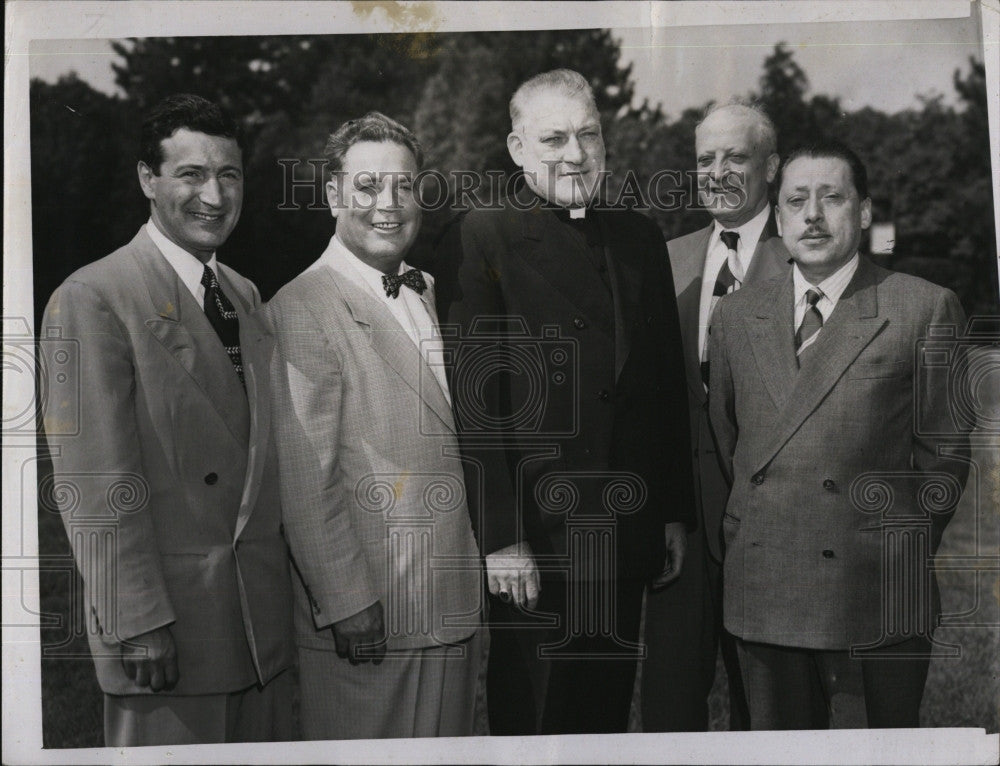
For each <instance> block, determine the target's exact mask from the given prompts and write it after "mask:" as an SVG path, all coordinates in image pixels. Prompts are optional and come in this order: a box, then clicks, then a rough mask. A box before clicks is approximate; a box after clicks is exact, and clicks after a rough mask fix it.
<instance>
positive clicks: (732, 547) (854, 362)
mask: <svg viewBox="0 0 1000 766" xmlns="http://www.w3.org/2000/svg"><path fill="white" fill-rule="evenodd" d="M778 187H779V191H778V203H777V210H778V226H779V229H780V231H781V235H782V239H783V240H784V243H785V245H786V246H787V247H788V250H789V252H790V253H791V255H792V258H793V260H794V262H795V263H794V266H793V267H792V270H791V272H790V273H789V274H788V275H786V276H784V277H779V278H776V279H773V280H771V281H769V282H765V283H762V284H757V285H751V286H748V287H746V288H744V289H742V290H740V291H739V292H736V293H733V294H732V295H730V296H728V297H725V298H723V299H722V300H721V301H720V302H719V305H718V309H717V311H716V315H715V318H714V319H713V322H712V335H711V340H710V349H709V356H710V358H711V361H712V367H711V382H710V386H709V407H710V413H711V420H712V426H713V429H714V431H715V434H716V436H717V438H718V441H719V448H720V450H721V455H722V458H723V461H724V468H725V470H726V473H727V476H728V477H730V478H731V480H732V492H731V493H730V496H729V501H728V504H727V506H726V512H725V516H724V518H723V526H724V533H725V542H726V558H725V573H724V575H725V576H724V581H723V582H724V596H725V603H724V616H725V625H726V628H727V629H728V630H729V631H730V632H732V633H733V634H734V635H735V636H737V638H738V648H739V652H740V663H741V667H742V671H743V677H744V681H745V684H746V689H747V698H748V702H749V707H750V723H751V726H752V728H754V729H819V728H826V727H827V726H828V725H829V724H830V722H831V721H832V722H833V723H834V725H835V726H837V727H840V726H864V725H867V726H869V727H915V726H918V725H919V715H918V713H919V709H920V699H921V696H922V694H923V687H924V682H925V680H926V678H927V669H928V663H929V659H930V652H931V643H932V642H931V631H932V629H933V626H934V624H935V619H936V615H937V613H938V611H939V609H940V603H939V597H938V593H937V587H936V583H935V581H934V577H933V566H932V562H931V561H930V557H931V556H932V555H933V553H934V551H935V549H936V548H937V545H938V543H939V542H940V540H941V535H942V533H943V531H944V527H945V525H946V524H947V523H948V520H949V519H950V517H951V515H952V513H953V512H954V509H955V505H956V504H957V502H958V500H959V497H960V496H961V491H962V485H963V483H964V481H965V478H966V476H967V473H968V457H967V456H964V452H965V447H966V445H967V441H968V439H967V433H966V432H965V431H966V429H964V428H963V427H960V426H959V425H957V424H956V423H955V422H954V421H953V418H952V414H951V407H950V402H949V396H950V390H949V381H948V375H949V372H950V371H951V370H952V369H960V367H959V368H956V367H955V364H956V363H954V362H953V363H952V364H948V363H947V362H946V363H944V364H941V363H940V362H938V363H934V362H933V360H934V359H940V358H942V356H943V357H944V358H945V359H946V360H947V359H949V358H950V359H956V360H957V359H958V358H959V357H960V356H961V354H960V349H959V348H958V347H957V346H956V344H955V341H954V334H955V333H958V334H961V333H962V332H963V331H964V327H965V317H964V315H963V313H962V307H961V306H960V305H959V302H958V299H957V298H956V297H955V295H954V293H952V292H951V291H950V290H946V289H944V288H941V287H937V286H936V285H932V284H930V283H929V282H925V281H924V280H922V279H918V278H915V277H910V276H907V275H904V274H898V273H895V272H891V271H887V270H886V269H883V268H880V267H878V266H876V265H875V264H874V263H872V262H871V261H870V260H868V259H867V258H866V257H864V256H862V255H860V254H859V245H860V242H861V233H862V230H864V229H866V228H868V226H869V225H870V224H871V218H872V212H871V199H870V198H869V196H868V182H867V176H866V172H865V167H864V165H863V164H862V163H861V161H860V160H859V159H858V157H857V155H855V154H854V152H852V151H851V150H850V149H848V148H847V147H844V146H842V145H839V144H835V143H830V144H818V145H815V146H811V147H806V148H804V149H801V150H798V151H795V152H793V153H792V154H791V155H790V156H789V157H788V158H787V159H786V160H785V161H784V163H783V165H782V168H781V171H780V175H779V182H778ZM947 328H950V330H951V332H952V334H953V335H952V338H953V339H952V340H951V342H949V341H948V339H947V335H945V334H942V331H943V330H945V329H947ZM935 329H937V332H936V333H935V332H934V330H935ZM928 336H931V340H929V341H926V342H923V341H922V339H924V338H927V337H928ZM934 336H936V338H937V340H934ZM922 343H923V351H922V353H920V354H919V355H916V354H917V352H918V351H920V350H921V344H922ZM915 355H916V356H915ZM945 445H947V446H945Z"/></svg>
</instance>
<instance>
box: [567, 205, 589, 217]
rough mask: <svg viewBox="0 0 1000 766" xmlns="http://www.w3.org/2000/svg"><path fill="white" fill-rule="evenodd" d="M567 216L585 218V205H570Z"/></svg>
mask: <svg viewBox="0 0 1000 766" xmlns="http://www.w3.org/2000/svg"><path fill="white" fill-rule="evenodd" d="M569 217H570V218H574V219H576V218H586V217H587V208H585V207H571V208H569Z"/></svg>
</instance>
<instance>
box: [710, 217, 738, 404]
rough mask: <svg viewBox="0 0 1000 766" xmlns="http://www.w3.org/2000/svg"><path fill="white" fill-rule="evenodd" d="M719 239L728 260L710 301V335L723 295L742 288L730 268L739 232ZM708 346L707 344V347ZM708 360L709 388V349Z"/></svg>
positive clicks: (723, 265) (723, 266)
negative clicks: (716, 306)
mask: <svg viewBox="0 0 1000 766" xmlns="http://www.w3.org/2000/svg"><path fill="white" fill-rule="evenodd" d="M719 238H720V239H721V240H722V243H723V244H724V245H725V246H726V250H727V251H728V252H727V253H726V260H725V261H723V262H722V266H721V267H720V268H719V274H718V276H716V278H715V286H714V287H713V288H712V297H711V299H710V301H711V302H710V303H709V308H708V321H709V328H708V331H709V333H711V332H712V327H711V322H712V315H713V314H714V313H715V304H717V303H718V302H719V298H721V297H722V296H723V295H727V294H729V293H731V292H735V291H736V290H739V289H740V287H741V284H740V281H739V280H738V279H736V276H735V275H734V274H733V270H732V268H731V267H730V266H729V261H730V259H731V258H732V257H734V256H735V254H736V245H737V243H738V242H739V241H740V233H739V232H738V231H722V232H719ZM707 345H708V344H707V343H706V346H707ZM705 355H706V358H705V360H704V361H702V363H701V379H702V382H703V383H704V384H705V385H706V386H707V385H708V380H709V377H710V375H711V365H710V364H709V361H708V358H707V355H708V349H707V348H706V349H705Z"/></svg>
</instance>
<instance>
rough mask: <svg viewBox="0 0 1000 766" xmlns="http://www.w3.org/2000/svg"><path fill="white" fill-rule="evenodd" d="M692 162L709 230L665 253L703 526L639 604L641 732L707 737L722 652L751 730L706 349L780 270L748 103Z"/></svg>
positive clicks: (720, 110)
mask: <svg viewBox="0 0 1000 766" xmlns="http://www.w3.org/2000/svg"><path fill="white" fill-rule="evenodd" d="M695 155H696V158H697V160H696V164H697V170H698V173H699V179H698V180H699V184H698V188H699V196H700V201H701V204H702V205H703V206H704V207H705V209H706V210H707V211H708V212H709V214H710V215H711V216H712V218H713V222H712V223H711V224H710V225H708V226H706V227H705V228H703V229H700V230H699V231H696V232H693V233H692V234H687V235H685V236H683V237H678V238H677V239H672V240H670V241H669V242H668V243H667V250H668V251H669V252H670V266H671V269H672V270H673V273H674V289H675V291H676V293H677V310H678V311H679V312H680V319H681V333H682V334H683V342H684V367H685V371H686V373H687V385H688V402H689V404H690V418H691V441H692V451H693V454H694V467H695V487H696V490H697V501H698V519H699V523H698V529H696V530H695V531H694V532H692V533H691V534H690V535H689V536H688V543H687V550H688V553H687V565H686V566H685V568H684V573H683V574H682V575H681V577H680V578H679V579H678V580H677V581H676V582H674V583H673V584H672V585H670V586H669V587H667V588H664V589H661V590H651V591H650V592H649V593H648V594H647V596H646V632H645V640H646V647H647V657H646V660H645V662H644V663H643V668H642V697H641V698H642V728H643V731H705V730H707V728H708V695H709V692H710V691H711V688H712V683H713V680H714V678H715V667H716V653H717V649H718V647H719V646H720V644H721V649H722V657H723V660H724V663H725V668H726V672H727V676H728V681H729V718H730V722H729V723H730V728H731V729H735V730H739V729H746V728H747V713H746V701H745V698H744V695H743V689H742V681H741V677H740V673H739V663H738V660H737V656H736V647H735V644H734V643H733V639H732V637H731V636H728V635H727V634H726V633H725V631H724V630H723V629H722V512H723V509H724V508H725V506H726V498H727V496H728V494H729V487H728V485H727V484H726V480H725V477H724V476H723V473H722V467H721V465H720V462H719V459H718V455H717V454H716V445H715V440H714V438H713V436H712V433H711V429H710V427H709V422H708V397H707V390H708V378H707V375H706V374H705V373H706V371H707V370H708V369H709V365H708V364H707V358H706V350H707V345H708V326H709V321H710V319H711V316H712V309H713V308H714V306H715V304H716V303H717V302H718V300H719V296H720V295H724V294H726V293H728V292H732V291H734V290H738V289H739V288H740V287H741V286H742V285H744V284H753V283H755V282H762V281H766V280H768V279H770V278H771V277H774V276H778V275H780V274H784V273H785V272H786V271H787V270H788V251H787V250H786V249H785V246H784V245H783V244H782V242H781V238H780V237H779V236H778V232H777V229H776V228H775V223H774V212H773V211H772V209H771V205H770V202H769V189H770V184H771V182H773V181H774V177H775V174H776V173H777V171H778V155H777V137H776V135H775V130H774V125H773V123H772V122H771V120H770V118H769V117H768V116H767V114H765V113H764V111H763V110H761V109H760V108H759V107H757V106H755V105H753V104H747V103H742V102H738V101H733V102H729V103H726V104H722V105H719V106H716V107H714V108H713V109H712V110H710V111H709V112H708V114H707V115H706V116H705V118H704V119H703V120H702V121H701V122H700V123H699V124H698V126H697V127H696V128H695ZM729 245H733V247H729Z"/></svg>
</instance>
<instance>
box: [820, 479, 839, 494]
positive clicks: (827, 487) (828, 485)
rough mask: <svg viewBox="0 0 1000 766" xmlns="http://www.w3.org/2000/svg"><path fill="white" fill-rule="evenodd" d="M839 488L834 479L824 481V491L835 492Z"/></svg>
mask: <svg viewBox="0 0 1000 766" xmlns="http://www.w3.org/2000/svg"><path fill="white" fill-rule="evenodd" d="M836 488H837V485H836V483H835V482H834V481H833V479H823V489H825V490H829V491H830V492H833V490H835V489H836Z"/></svg>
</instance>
